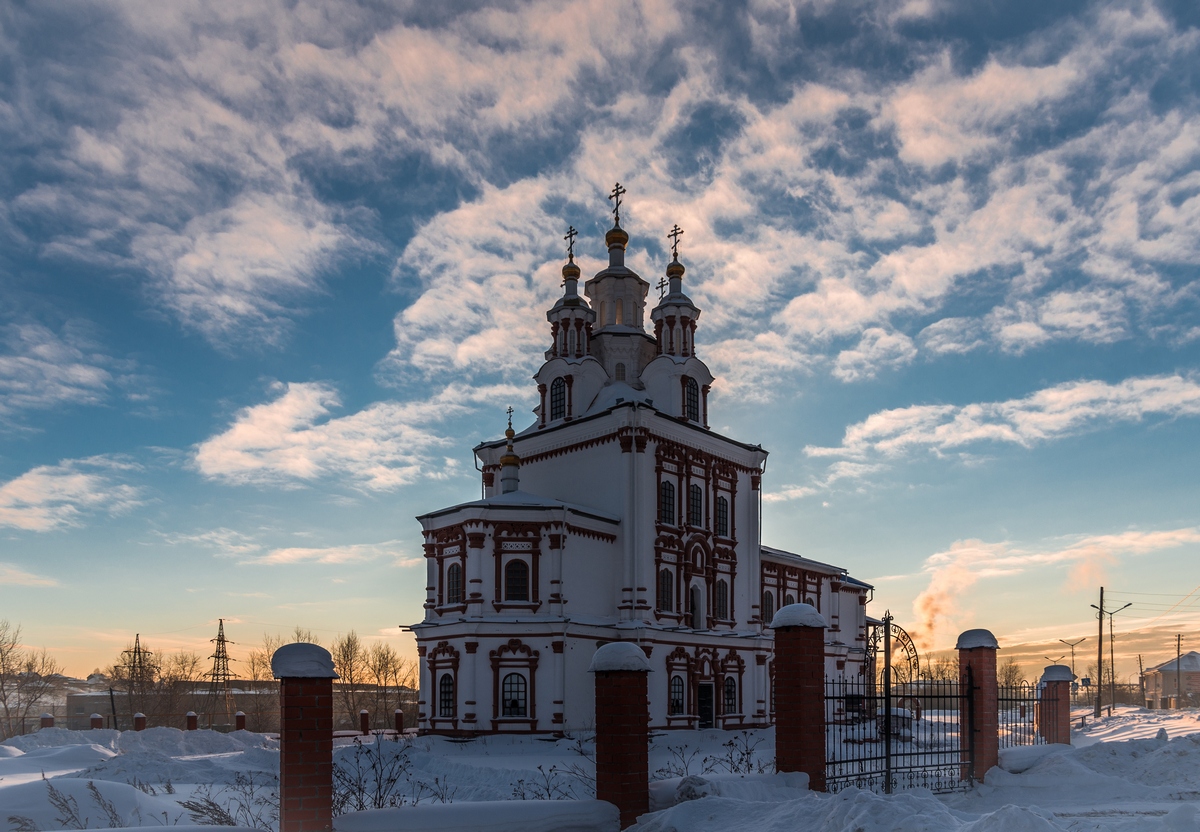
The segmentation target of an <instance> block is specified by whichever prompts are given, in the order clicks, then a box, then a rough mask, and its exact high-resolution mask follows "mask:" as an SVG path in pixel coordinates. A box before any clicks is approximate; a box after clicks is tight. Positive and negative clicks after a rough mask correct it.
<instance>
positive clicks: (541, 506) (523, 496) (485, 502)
mask: <svg viewBox="0 0 1200 832" xmlns="http://www.w3.org/2000/svg"><path fill="white" fill-rule="evenodd" d="M468 508H490V509H511V510H513V511H522V510H524V511H551V510H560V511H569V512H571V513H573V514H578V515H580V516H581V517H591V518H593V519H596V520H600V521H601V522H604V523H613V524H616V523H620V522H621V520H620V518H619V517H615V516H613V515H611V514H609V513H607V512H604V511H601V510H600V509H595V508H589V507H588V506H580V505H576V504H574V503H564V502H563V501H561V500H555V499H552V498H550V497H543V496H541V495H540V494H530V493H529V492H528V491H521V490H520V489H517V490H516V491H510V492H508V493H507V494H497V495H496V496H494V497H485V498H484V499H482V500H472V501H471V502H469V503H459V504H458V505H456V506H450V507H448V508H442V509H438V510H437V511H431V512H429V513H427V514H422V515H420V516H418V517H417V519H418V520H424V519H425V518H427V517H440V516H442V515H444V514H453V513H454V512H456V511H461V510H463V509H468Z"/></svg>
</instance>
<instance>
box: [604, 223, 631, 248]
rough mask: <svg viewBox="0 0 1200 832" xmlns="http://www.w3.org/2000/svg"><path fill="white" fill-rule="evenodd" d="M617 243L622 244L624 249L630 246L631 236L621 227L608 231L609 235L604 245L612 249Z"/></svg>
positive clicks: (617, 226)
mask: <svg viewBox="0 0 1200 832" xmlns="http://www.w3.org/2000/svg"><path fill="white" fill-rule="evenodd" d="M616 243H620V244H621V247H622V248H624V247H625V246H627V245H629V235H628V234H626V233H625V229H624V228H621V227H620V226H619V225H616V226H613V227H612V228H610V229H608V233H607V234H605V235H604V245H606V246H608V247H609V248H612V247H613V245H614V244H616Z"/></svg>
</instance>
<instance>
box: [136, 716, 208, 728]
mask: <svg viewBox="0 0 1200 832" xmlns="http://www.w3.org/2000/svg"><path fill="white" fill-rule="evenodd" d="M193 716H194V715H193ZM191 725H192V723H191V719H190V718H189V720H188V730H189V731H194V730H196V729H195V728H192V727H191ZM133 730H135V731H145V730H146V715H145V714H143V713H137V714H134V715H133Z"/></svg>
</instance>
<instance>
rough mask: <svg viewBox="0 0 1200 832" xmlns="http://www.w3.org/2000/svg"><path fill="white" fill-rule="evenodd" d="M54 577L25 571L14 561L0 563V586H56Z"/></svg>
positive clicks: (56, 582)
mask: <svg viewBox="0 0 1200 832" xmlns="http://www.w3.org/2000/svg"><path fill="white" fill-rule="evenodd" d="M58 585H59V583H58V581H57V580H56V579H55V578H45V577H43V576H41V575H35V574H33V573H32V572H27V571H25V570H24V569H22V568H21V567H20V566H17V565H16V564H14V563H0V586H58Z"/></svg>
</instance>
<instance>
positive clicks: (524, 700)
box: [500, 673, 529, 716]
mask: <svg viewBox="0 0 1200 832" xmlns="http://www.w3.org/2000/svg"><path fill="white" fill-rule="evenodd" d="M500 704H501V709H500V715H501V716H525V715H526V713H528V710H529V702H528V697H527V695H526V685H525V677H524V676H522V675H521V674H520V673H509V674H508V675H507V676H505V677H504V681H503V682H501V683H500Z"/></svg>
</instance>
